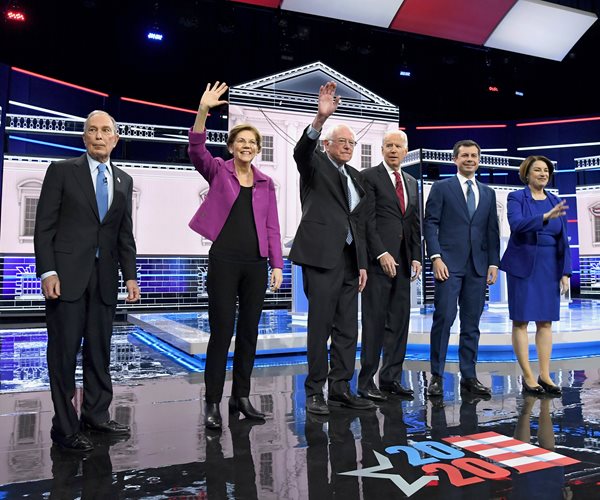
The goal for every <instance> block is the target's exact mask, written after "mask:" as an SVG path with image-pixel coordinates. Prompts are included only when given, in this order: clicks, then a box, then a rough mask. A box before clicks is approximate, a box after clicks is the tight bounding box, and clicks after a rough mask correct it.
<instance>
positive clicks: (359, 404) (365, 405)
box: [327, 391, 375, 410]
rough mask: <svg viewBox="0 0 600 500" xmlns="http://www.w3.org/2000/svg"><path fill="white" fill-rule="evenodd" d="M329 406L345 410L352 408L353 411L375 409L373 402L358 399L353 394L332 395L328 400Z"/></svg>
mask: <svg viewBox="0 0 600 500" xmlns="http://www.w3.org/2000/svg"><path fill="white" fill-rule="evenodd" d="M327 404H328V405H329V406H342V407H344V408H351V409H352V410H370V409H371V408H375V404H374V403H373V401H369V400H368V399H364V398H358V397H356V396H355V395H354V394H352V393H351V392H349V391H348V392H342V393H339V394H330V395H329V397H328V398H327Z"/></svg>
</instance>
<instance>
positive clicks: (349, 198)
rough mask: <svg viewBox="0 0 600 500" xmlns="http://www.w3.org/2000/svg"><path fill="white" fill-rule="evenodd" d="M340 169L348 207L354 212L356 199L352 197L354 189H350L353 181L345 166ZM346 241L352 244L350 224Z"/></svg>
mask: <svg viewBox="0 0 600 500" xmlns="http://www.w3.org/2000/svg"><path fill="white" fill-rule="evenodd" d="M338 170H339V171H340V174H342V178H343V180H344V183H345V184H346V197H347V201H348V209H349V210H350V211H351V212H352V210H353V209H354V207H355V206H356V203H354V199H353V197H352V189H350V182H352V181H351V180H350V179H349V178H348V174H347V173H346V171H345V170H344V167H339V169H338ZM346 243H347V244H348V245H350V244H351V243H352V231H351V230H350V226H348V234H347V235H346Z"/></svg>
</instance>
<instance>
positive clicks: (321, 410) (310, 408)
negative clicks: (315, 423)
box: [306, 394, 329, 415]
mask: <svg viewBox="0 0 600 500" xmlns="http://www.w3.org/2000/svg"><path fill="white" fill-rule="evenodd" d="M306 411H307V412H308V413H312V414H314V415H329V408H328V407H327V403H325V398H324V397H323V394H313V395H312V396H308V397H307V398H306Z"/></svg>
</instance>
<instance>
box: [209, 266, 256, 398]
mask: <svg viewBox="0 0 600 500" xmlns="http://www.w3.org/2000/svg"><path fill="white" fill-rule="evenodd" d="M207 289H208V323H209V325H210V338H209V340H208V347H207V349H206V368H205V371H204V382H205V384H206V402H207V403H218V402H219V401H221V398H222V397H223V385H224V384H225V371H226V368H227V353H228V351H229V345H230V343H231V339H232V337H233V329H234V324H235V317H236V314H235V313H236V300H238V299H239V312H238V318H237V327H236V331H235V351H234V355H233V387H232V390H231V395H232V396H234V397H248V395H249V394H250V377H251V375H252V368H253V367H254V357H255V355H256V340H257V337H258V322H259V320H260V314H261V312H262V308H263V303H264V299H265V293H266V291H267V263H266V261H259V262H229V261H225V260H221V259H218V258H216V257H214V256H212V255H211V256H210V257H209V259H208V276H207Z"/></svg>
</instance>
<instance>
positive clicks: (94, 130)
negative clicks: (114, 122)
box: [85, 127, 114, 136]
mask: <svg viewBox="0 0 600 500" xmlns="http://www.w3.org/2000/svg"><path fill="white" fill-rule="evenodd" d="M85 133H86V134H87V135H96V134H97V133H98V129H97V128H96V127H90V128H88V129H87V130H86V131H85ZM100 133H101V134H102V135H103V136H109V135H112V134H113V133H114V132H113V129H112V128H110V127H102V128H101V129H100Z"/></svg>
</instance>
